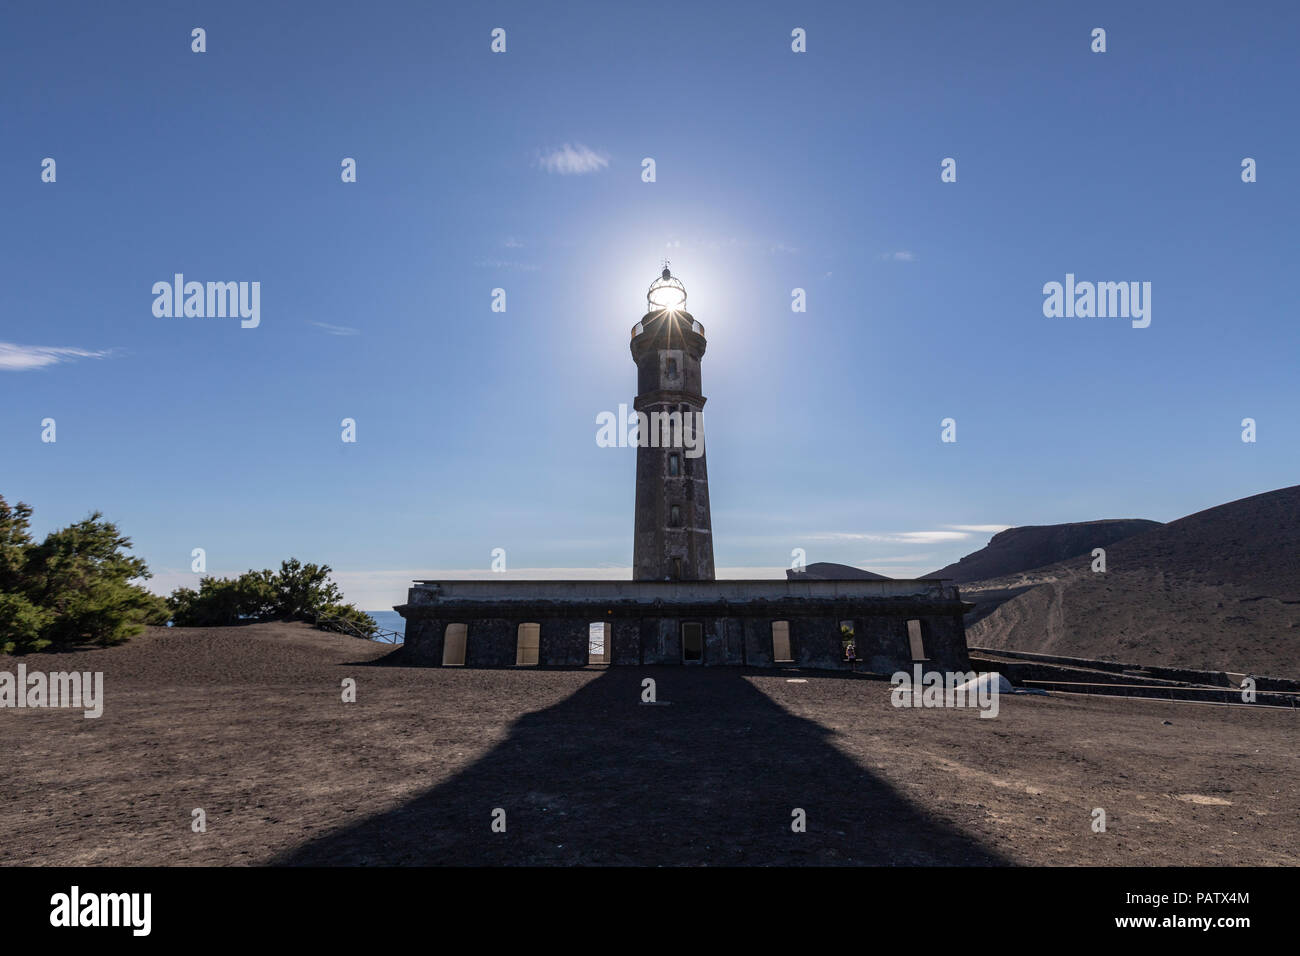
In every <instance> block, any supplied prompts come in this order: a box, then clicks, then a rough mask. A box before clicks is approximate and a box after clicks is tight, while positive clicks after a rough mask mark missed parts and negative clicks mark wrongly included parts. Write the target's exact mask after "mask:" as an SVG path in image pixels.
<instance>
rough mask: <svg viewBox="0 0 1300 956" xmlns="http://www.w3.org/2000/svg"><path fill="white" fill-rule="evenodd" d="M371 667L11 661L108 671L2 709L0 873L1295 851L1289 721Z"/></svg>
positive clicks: (143, 656)
mask: <svg viewBox="0 0 1300 956" xmlns="http://www.w3.org/2000/svg"><path fill="white" fill-rule="evenodd" d="M386 653H387V649H386V648H383V647H380V646H376V645H372V644H369V643H367V642H362V641H358V640H356V639H354V638H347V637H340V636H337V635H329V634H323V633H320V632H316V631H312V630H309V629H307V628H306V627H304V626H302V625H257V626H252V627H246V628H229V629H212V630H187V631H166V630H163V629H155V630H154V631H152V632H151V633H150V634H149V635H147V636H145V637H142V638H138V639H136V640H135V641H132V642H131V643H130V644H127V645H125V646H123V647H118V648H111V649H107V650H96V651H87V652H82V653H76V654H60V655H31V656H28V657H26V658H24V659H23V660H24V661H25V663H26V664H27V666H28V668H29V669H33V668H40V669H45V670H55V669H59V670H69V669H74V668H75V669H91V670H103V671H104V672H105V691H106V698H107V704H106V709H105V713H104V716H103V717H102V718H100V719H99V720H86V719H84V718H83V717H82V716H81V714H80V712H71V711H34V710H0V746H3V751H4V753H5V760H4V763H3V769H2V770H0V834H3V837H0V863H5V864H96V863H100V864H107V863H113V864H199V863H202V864H241V863H242V864H266V863H273V862H280V863H291V864H303V863H310V864H386V863H397V864H413V863H423V864H478V863H491V864H529V863H540V864H582V863H586V864H593V863H594V864H618V863H635V864H709V865H719V864H849V863H872V864H908V863H919V864H971V863H974V864H998V863H1038V864H1048V865H1064V864H1120V863H1122V864H1143V865H1146V864H1151V865H1164V864H1199V863H1210V864H1215V863H1221V864H1236V863H1265V864H1268V863H1274V864H1291V865H1294V864H1296V863H1297V862H1300V850H1297V846H1300V795H1298V793H1297V780H1300V774H1298V773H1297V771H1298V770H1300V758H1298V757H1297V747H1296V739H1297V730H1300V723H1298V722H1297V721H1300V715H1298V714H1297V713H1295V712H1294V711H1283V710H1264V709H1260V710H1246V709H1242V708H1228V707H1221V706H1210V705H1200V704H1174V703H1168V702H1149V701H1137V700H1127V699H1107V698H1096V697H1092V698H1088V697H1052V698H1043V697H1030V698H1008V697H1003V698H1002V699H1001V714H1000V716H999V717H997V718H996V719H981V718H979V717H978V716H977V712H976V711H974V710H969V711H955V710H902V709H896V708H894V707H892V706H891V705H890V703H889V685H888V684H887V683H883V682H877V681H871V680H867V679H864V678H860V677H859V678H854V677H850V676H843V675H840V676H826V675H821V674H817V673H816V672H802V673H796V672H789V671H782V672H761V671H743V672H742V671H740V670H736V669H722V668H711V669H698V668H690V669H684V668H640V667H631V668H599V667H593V668H587V669H577V670H537V669H526V670H524V669H520V670H460V669H457V670H452V669H447V670H441V669H437V668H428V669H426V668H408V667H395V666H385V665H384V664H383V663H382V662H381V661H380V659H381V658H383V657H384V655H385V654H386ZM17 663H18V659H17V658H12V657H10V658H0V670H9V671H11V672H13V671H15V670H16V666H17ZM646 676H650V677H653V678H654V679H655V680H656V681H657V682H658V696H659V700H660V701H661V702H662V703H660V704H659V705H657V706H648V705H644V704H642V703H640V692H641V686H640V685H641V680H642V678H643V677H646ZM346 677H351V678H354V679H355V680H356V681H357V685H358V700H357V702H356V703H354V704H344V703H342V702H341V700H340V693H341V691H340V684H341V681H342V680H343V679H344V678H346ZM792 677H801V678H804V679H806V681H807V682H806V683H790V682H789V678H792ZM1166 721H1168V723H1166ZM498 807H500V808H503V809H504V810H505V811H506V825H507V829H506V832H505V833H493V832H492V830H491V826H490V824H491V819H492V811H493V810H494V808H498ZM1095 807H1101V808H1103V809H1104V810H1105V811H1106V813H1107V816H1108V831H1107V832H1106V833H1104V834H1101V833H1093V832H1092V831H1091V829H1090V823H1091V820H1092V816H1091V813H1092V810H1093V808H1095ZM195 808H202V809H203V810H204V811H205V812H206V814H207V832H206V833H194V832H192V831H191V828H190V822H191V811H192V810H194V809H195ZM795 808H801V809H803V810H805V811H806V813H807V821H808V824H807V832H806V833H793V832H792V831H791V829H790V822H791V819H792V817H791V813H792V810H794V809H795Z"/></svg>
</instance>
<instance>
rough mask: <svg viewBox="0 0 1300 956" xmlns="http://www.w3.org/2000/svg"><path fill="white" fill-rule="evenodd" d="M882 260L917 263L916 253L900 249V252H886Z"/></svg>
mask: <svg viewBox="0 0 1300 956" xmlns="http://www.w3.org/2000/svg"><path fill="white" fill-rule="evenodd" d="M880 258H882V259H884V260H885V261H886V262H915V261H916V253H914V252H909V251H907V250H906V249H900V250H899V251H898V252H886V253H885V254H884V255H883V256H881V257H880Z"/></svg>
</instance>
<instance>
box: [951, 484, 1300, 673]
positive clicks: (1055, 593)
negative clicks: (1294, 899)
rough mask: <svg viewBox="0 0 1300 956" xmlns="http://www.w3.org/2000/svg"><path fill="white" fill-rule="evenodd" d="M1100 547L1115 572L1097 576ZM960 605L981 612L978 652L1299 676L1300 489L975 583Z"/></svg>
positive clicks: (971, 626) (973, 629) (976, 627)
mask: <svg viewBox="0 0 1300 956" xmlns="http://www.w3.org/2000/svg"><path fill="white" fill-rule="evenodd" d="M1100 524H1103V525H1104V524H1109V523H1108V522H1102V523H1100ZM1072 527H1082V528H1085V529H1086V528H1087V527H1089V526H1088V525H1075V526H1072ZM999 537H1001V535H999ZM995 540H996V539H995ZM1092 547H1105V549H1106V571H1105V573H1096V572H1093V571H1092V570H1091V565H1092V556H1091V550H1092ZM978 557H979V554H978V553H977V554H976V555H972V556H971V558H970V559H963V561H962V562H959V566H960V564H964V563H965V562H966V561H967V560H971V559H976V558H978ZM962 595H963V597H964V598H965V599H966V600H968V601H972V602H974V603H976V605H977V607H976V610H975V611H974V612H972V614H971V615H969V616H968V618H967V639H968V641H969V642H970V644H971V645H973V646H979V647H990V648H1007V649H1015V650H1022V651H1037V652H1041V653H1050V654H1061V655H1066V656H1071V657H1090V658H1098V659H1107V660H1118V661H1125V662H1131V663H1136V664H1163V665H1168V666H1181V667H1194V668H1205V669H1212V670H1225V671H1230V672H1237V673H1254V674H1261V675H1269V676H1277V677H1292V678H1295V677H1300V486H1294V487H1291V488H1283V489H1280V490H1278V491H1270V492H1266V493H1264V494H1260V495H1254V496H1252V497H1250V498H1242V499H1241V500H1239V501H1233V502H1229V503H1228V504H1225V505H1220V506H1218V507H1217V508H1210V509H1208V510H1206V511H1200V512H1197V513H1196V514H1193V515H1188V516H1187V517H1185V518H1180V519H1178V520H1177V521H1172V522H1170V523H1169V524H1167V525H1158V526H1156V527H1154V528H1152V529H1150V530H1148V531H1145V532H1142V533H1140V534H1136V535H1134V536H1132V537H1126V538H1123V539H1122V540H1119V541H1115V542H1114V543H1113V544H1111V545H1109V546H1107V545H1103V544H1096V545H1092V546H1089V547H1087V548H1085V549H1084V550H1082V552H1081V553H1080V554H1079V556H1077V557H1074V558H1070V559H1067V560H1064V561H1058V562H1057V563H1055V564H1051V565H1049V566H1047V567H1043V568H1038V569H1034V570H1030V571H1025V572H1018V573H1007V574H1002V575H1000V576H996V577H990V578H985V579H981V580H978V581H973V582H971V583H968V584H965V585H964V586H963V587H962Z"/></svg>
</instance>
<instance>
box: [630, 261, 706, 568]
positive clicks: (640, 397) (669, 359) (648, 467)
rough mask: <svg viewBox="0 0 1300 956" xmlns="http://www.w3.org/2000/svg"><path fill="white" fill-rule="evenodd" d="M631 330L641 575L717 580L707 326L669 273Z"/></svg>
mask: <svg viewBox="0 0 1300 956" xmlns="http://www.w3.org/2000/svg"><path fill="white" fill-rule="evenodd" d="M646 302H647V307H648V311H647V312H646V314H645V316H643V317H642V319H641V321H640V322H638V323H637V324H636V325H635V326H634V327H633V328H632V359H633V361H635V362H636V370H637V396H636V402H635V403H634V404H633V408H634V409H635V410H636V411H637V412H638V413H642V414H643V415H644V416H645V417H644V418H639V421H640V426H641V428H640V430H641V432H642V434H641V435H640V438H639V443H638V447H637V451H636V532H635V538H634V544H633V554H632V577H633V579H634V580H637V581H712V580H713V522H712V519H711V517H710V515H709V473H708V468H707V467H706V466H705V463H704V421H703V410H704V401H705V399H704V396H703V395H702V394H701V392H700V389H701V386H700V359H702V358H703V357H704V348H705V345H706V344H707V343H706V342H705V339H704V326H702V325H700V323H698V322H696V321H695V319H694V317H693V316H692V315H691V314H690V313H689V312H687V311H686V288H685V286H683V285H682V283H681V280H679V279H676V278H674V277H673V275H672V274H671V273H670V272H669V271H668V267H667V265H666V264H665V266H664V271H663V273H662V274H661V275H660V277H659V278H658V279H656V280H655V281H654V282H652V283H651V284H650V291H649V292H648V293H647V294H646Z"/></svg>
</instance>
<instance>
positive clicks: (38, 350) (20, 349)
mask: <svg viewBox="0 0 1300 956" xmlns="http://www.w3.org/2000/svg"><path fill="white" fill-rule="evenodd" d="M112 354H113V351H112V349H107V350H104V351H100V352H95V351H91V350H89V349H72V348H59V347H56V346H50V345H15V344H14V343H12V342H0V371H4V372H27V371H30V370H32V369H34V368H46V367H48V366H50V365H59V364H61V363H63V362H73V361H76V360H77V359H83V358H96V359H97V358H107V357H108V356H109V355H112Z"/></svg>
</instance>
